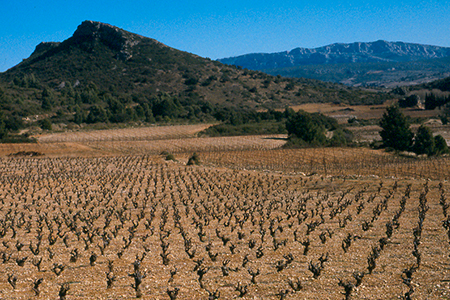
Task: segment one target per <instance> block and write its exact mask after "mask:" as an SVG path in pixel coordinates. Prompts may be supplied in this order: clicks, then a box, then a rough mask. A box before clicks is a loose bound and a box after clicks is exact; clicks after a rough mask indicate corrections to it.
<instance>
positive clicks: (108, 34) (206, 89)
mask: <svg viewBox="0 0 450 300" xmlns="http://www.w3.org/2000/svg"><path fill="white" fill-rule="evenodd" d="M2 86H3V88H2ZM0 92H2V93H0V105H1V108H2V110H3V111H5V112H6V113H7V114H17V115H20V116H22V117H27V116H29V115H35V114H42V113H43V112H45V114H47V115H49V116H52V115H53V116H54V115H55V114H57V116H58V118H59V119H55V118H54V119H53V121H54V122H58V121H61V120H65V121H68V120H70V118H72V116H80V118H79V119H77V118H76V117H73V118H74V120H77V122H84V121H88V122H92V123H95V122H100V121H106V120H109V121H115V122H120V121H127V120H128V119H129V116H128V115H130V114H131V115H133V118H137V119H138V120H142V118H144V116H145V115H146V116H147V117H146V118H145V119H146V120H147V121H149V120H152V117H161V118H164V117H169V118H188V119H191V118H193V119H198V120H202V119H204V118H205V117H207V116H208V115H209V116H212V115H214V109H215V107H216V106H220V107H231V108H233V109H246V108H263V107H265V108H275V107H285V106H286V105H293V104H300V103H304V102H330V101H339V102H346V103H353V104H358V103H380V102H382V101H383V100H385V99H386V98H387V96H386V95H385V94H380V93H370V92H365V91H362V90H354V89H349V88H347V87H344V86H341V85H334V84H329V83H323V82H319V81H316V80H307V79H288V78H281V77H279V76H278V77H274V76H270V75H267V74H265V73H261V72H256V71H249V70H242V69H240V68H237V67H233V66H228V65H223V64H221V63H220V62H217V61H211V60H209V59H206V58H201V57H199V56H196V55H193V54H190V53H187V52H183V51H179V50H176V49H173V48H170V47H168V46H166V45H164V44H162V43H160V42H158V41H156V40H154V39H150V38H147V37H143V36H140V35H137V34H134V33H131V32H127V31H125V30H122V29H120V28H117V27H114V26H111V25H108V24H104V23H100V22H93V21H85V22H83V23H82V24H81V25H80V26H78V28H77V30H76V31H75V33H74V34H73V36H72V37H70V38H69V39H67V40H65V41H63V42H58V43H55V42H53V43H41V44H39V45H38V46H37V47H36V49H35V51H34V52H33V54H32V55H31V56H30V57H29V58H28V59H26V60H24V61H23V62H21V63H20V64H18V65H17V66H15V67H13V68H11V69H9V70H8V71H6V72H4V73H0ZM1 95H3V96H1ZM18 99H20V101H18ZM103 110H104V111H103ZM83 114H84V116H83ZM89 114H92V116H91V118H90V119H89ZM118 115H120V117H117V116H118ZM95 116H97V117H98V118H97V117H95Z"/></svg>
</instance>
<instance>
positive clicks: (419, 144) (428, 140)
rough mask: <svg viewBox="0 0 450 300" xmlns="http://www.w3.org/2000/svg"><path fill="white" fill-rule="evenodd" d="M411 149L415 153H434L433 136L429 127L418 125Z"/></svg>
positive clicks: (429, 154)
mask: <svg viewBox="0 0 450 300" xmlns="http://www.w3.org/2000/svg"><path fill="white" fill-rule="evenodd" d="M413 151H414V153H416V154H426V155H428V156H431V155H433V154H434V153H435V150H434V137H433V133H432V132H431V129H430V128H428V127H426V126H424V125H421V126H420V127H419V129H418V130H417V134H416V136H415V138H414V145H413Z"/></svg>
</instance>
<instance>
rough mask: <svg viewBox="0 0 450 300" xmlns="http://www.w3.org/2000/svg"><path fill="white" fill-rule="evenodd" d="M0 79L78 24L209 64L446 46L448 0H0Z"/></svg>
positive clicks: (448, 43) (449, 20)
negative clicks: (346, 46) (361, 48)
mask: <svg viewBox="0 0 450 300" xmlns="http://www.w3.org/2000/svg"><path fill="white" fill-rule="evenodd" d="M0 4H1V7H2V8H1V9H2V11H3V13H2V18H1V19H0V72H3V71H5V70H6V69H8V68H10V67H12V66H14V65H16V64H18V63H19V62H20V61H21V60H22V59H24V58H27V57H28V56H29V55H30V54H31V53H32V52H33V50H34V48H35V47H36V45H37V44H39V43H40V42H43V41H45V42H50V41H63V40H65V39H67V38H69V37H70V36H71V35H72V34H73V32H74V31H75V30H76V28H77V26H78V25H79V24H80V23H81V22H82V21H84V20H93V21H100V22H104V23H108V24H111V25H114V26H118V27H120V28H123V29H125V30H128V31H131V32H134V33H138V34H141V35H144V36H147V37H151V38H154V39H156V40H158V41H160V42H162V43H164V44H166V45H168V46H171V47H174V48H176V49H180V50H183V51H187V52H191V53H194V54H197V55H200V56H203V57H209V58H212V59H217V58H223V57H229V56H236V55H240V54H246V53H254V52H280V51H285V50H291V49H293V48H296V47H306V48H313V47H320V46H325V45H328V44H332V43H337V42H339V43H351V42H371V41H376V40H380V39H382V40H387V41H404V42H412V43H420V44H430V45H437V46H448V47H450V18H449V16H450V0H427V1H419V0H409V1H395V0H391V1H385V0H377V1H372V0H370V1H369V0H366V1H365V0H358V1H355V0H349V1H338V0H334V1H328V0H325V1H321V0H316V1H311V0H308V1H302V0H300V1H291V0H283V1H265V0H255V1H253V0H251V1H246V0H241V1H235V0H227V1H223V0H222V1H214V0H209V1H206V0H200V1H195V0H191V1H167V2H165V1H160V0H158V1H154V0H147V1H145V0H128V1H115V0H108V1H100V0H89V1H86V0H79V1H64V0H63V1H50V0H38V1H36V0H34V1H29V0H16V1H11V0H0Z"/></svg>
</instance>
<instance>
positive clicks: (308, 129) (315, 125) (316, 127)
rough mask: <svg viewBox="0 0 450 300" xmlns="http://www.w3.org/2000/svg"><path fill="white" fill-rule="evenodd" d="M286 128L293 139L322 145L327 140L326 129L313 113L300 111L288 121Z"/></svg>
mask: <svg viewBox="0 0 450 300" xmlns="http://www.w3.org/2000/svg"><path fill="white" fill-rule="evenodd" d="M286 130H287V131H288V134H289V138H290V139H291V140H295V139H296V138H297V139H300V140H301V141H303V142H306V143H308V144H315V145H322V144H324V143H325V141H326V135H325V133H326V129H325V126H323V125H322V124H321V123H320V122H314V120H313V118H312V117H311V114H308V113H306V112H304V111H298V112H297V113H296V114H295V115H294V116H291V117H290V118H289V119H288V120H287V121H286Z"/></svg>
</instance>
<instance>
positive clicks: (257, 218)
mask: <svg viewBox="0 0 450 300" xmlns="http://www.w3.org/2000/svg"><path fill="white" fill-rule="evenodd" d="M196 130H199V129H194V131H196ZM103 134H105V133H103ZM121 134H122V133H116V135H115V136H116V137H117V136H119V137H118V138H116V139H111V138H108V137H107V134H106V136H105V137H104V139H103V140H98V139H97V138H96V137H92V136H93V135H92V134H91V137H90V138H88V139H87V138H85V139H81V138H79V137H77V139H78V140H71V139H69V138H67V137H65V136H62V135H60V136H58V137H57V138H50V137H48V138H47V139H46V140H45V139H42V140H41V141H40V142H39V143H37V144H34V145H31V144H29V145H26V144H22V145H9V146H10V148H8V147H7V146H8V145H2V148H1V149H0V154H2V157H1V158H0V172H1V173H0V174H1V175H0V184H1V186H2V189H1V190H0V201H1V204H0V265H1V268H0V298H1V299H67V300H70V299H133V298H141V299H170V300H173V299H333V300H334V299H450V256H449V254H450V251H449V249H450V248H449V242H450V210H449V209H448V208H449V207H450V184H449V182H448V181H447V179H448V178H449V177H450V174H449V169H450V168H449V158H448V157H441V158H435V159H408V158H401V157H395V156H393V155H392V154H389V153H385V152H381V151H375V150H369V149H364V148H353V149H345V148H327V149H295V150H292V149H290V150H288V149H281V148H280V147H281V145H282V144H283V142H284V137H282V136H266V137H234V138H214V139H209V138H198V137H195V134H194V133H193V131H191V130H187V129H186V133H183V134H181V135H180V136H176V135H174V133H170V134H169V136H168V137H167V139H165V138H164V135H161V136H158V137H157V138H150V137H148V136H149V133H148V132H146V133H145V134H144V133H143V134H142V136H141V138H139V139H138V138H135V139H134V138H128V137H129V135H130V133H129V132H127V133H126V134H124V136H126V137H127V138H126V139H125V140H123V141H121V140H120V138H121V137H120V136H121ZM152 134H153V133H152ZM143 136H146V137H143ZM205 145H206V146H205ZM207 145H209V146H207ZM202 146H203V147H202ZM14 147H15V148H14ZM33 147H34V148H33ZM170 147H173V148H170ZM20 151H23V152H22V153H23V155H12V156H11V154H14V153H16V152H20ZM27 151H39V154H40V155H37V156H30V155H26V153H27ZM162 151H169V152H172V153H173V154H174V156H175V158H176V160H175V161H166V160H165V157H164V156H163V155H160V152H162ZM193 152H197V153H198V157H199V158H200V162H201V164H200V165H187V161H188V158H189V157H190V156H191V155H192V153H193ZM16 154H17V153H16Z"/></svg>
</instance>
